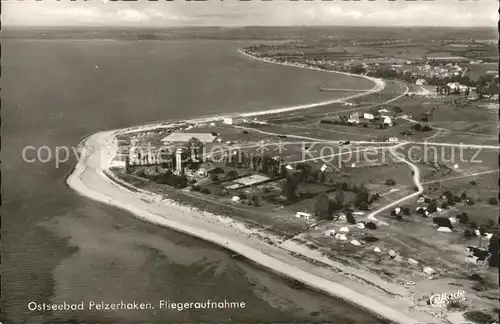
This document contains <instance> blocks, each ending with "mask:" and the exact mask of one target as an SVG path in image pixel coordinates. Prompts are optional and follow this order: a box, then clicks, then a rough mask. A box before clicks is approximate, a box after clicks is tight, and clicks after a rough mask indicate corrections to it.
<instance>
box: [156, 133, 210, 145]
mask: <svg viewBox="0 0 500 324" xmlns="http://www.w3.org/2000/svg"><path fill="white" fill-rule="evenodd" d="M193 137H195V138H197V139H199V140H200V141H201V142H203V143H212V142H213V141H214V140H215V139H216V138H217V136H214V135H212V134H210V133H171V134H169V135H167V136H165V137H164V138H163V139H162V140H161V141H162V142H187V141H189V140H190V139H191V138H193Z"/></svg>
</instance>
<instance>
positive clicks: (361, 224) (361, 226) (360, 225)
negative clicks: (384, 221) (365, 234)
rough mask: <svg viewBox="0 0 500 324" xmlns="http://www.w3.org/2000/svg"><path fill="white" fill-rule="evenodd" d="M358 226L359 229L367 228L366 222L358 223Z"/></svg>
mask: <svg viewBox="0 0 500 324" xmlns="http://www.w3.org/2000/svg"><path fill="white" fill-rule="evenodd" d="M356 227H357V228H359V229H364V228H365V223H357V224H356Z"/></svg>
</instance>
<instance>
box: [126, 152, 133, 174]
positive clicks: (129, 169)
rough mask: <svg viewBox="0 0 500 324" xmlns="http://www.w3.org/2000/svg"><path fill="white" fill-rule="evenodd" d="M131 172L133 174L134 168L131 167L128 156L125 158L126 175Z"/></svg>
mask: <svg viewBox="0 0 500 324" xmlns="http://www.w3.org/2000/svg"><path fill="white" fill-rule="evenodd" d="M130 172H132V167H131V166H130V158H129V157H128V156H127V157H126V158H125V173H126V174H129V173H130Z"/></svg>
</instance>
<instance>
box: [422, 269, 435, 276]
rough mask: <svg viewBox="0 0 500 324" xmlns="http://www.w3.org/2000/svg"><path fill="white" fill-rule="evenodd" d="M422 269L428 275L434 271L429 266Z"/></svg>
mask: <svg viewBox="0 0 500 324" xmlns="http://www.w3.org/2000/svg"><path fill="white" fill-rule="evenodd" d="M423 271H424V273H425V274H428V275H431V274H433V273H434V269H432V268H431V267H425V268H424V269H423Z"/></svg>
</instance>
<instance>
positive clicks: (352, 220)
mask: <svg viewBox="0 0 500 324" xmlns="http://www.w3.org/2000/svg"><path fill="white" fill-rule="evenodd" d="M346 220H347V222H348V223H349V224H356V218H355V217H354V215H353V214H352V213H351V212H348V213H347V215H346Z"/></svg>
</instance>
